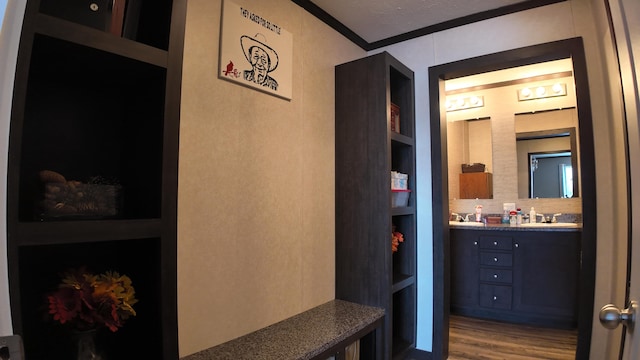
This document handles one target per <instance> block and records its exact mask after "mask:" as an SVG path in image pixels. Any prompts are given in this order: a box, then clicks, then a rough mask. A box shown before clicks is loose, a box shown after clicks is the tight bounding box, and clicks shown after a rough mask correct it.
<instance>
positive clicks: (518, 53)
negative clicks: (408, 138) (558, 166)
mask: <svg viewBox="0 0 640 360" xmlns="http://www.w3.org/2000/svg"><path fill="white" fill-rule="evenodd" d="M566 58H571V59H572V63H573V72H574V80H575V86H576V108H577V111H578V122H579V129H578V131H579V134H580V136H579V138H580V165H581V179H582V182H581V184H582V189H581V191H580V193H581V195H582V196H581V198H582V219H583V228H582V235H581V251H582V267H581V269H580V284H579V294H578V298H579V299H580V300H579V304H578V345H577V348H576V359H588V358H589V352H590V347H591V335H592V324H593V306H594V293H595V275H596V266H595V264H596V245H597V243H596V224H597V221H596V184H595V160H594V159H595V155H594V142H593V123H592V116H591V100H590V96H589V83H588V77H587V65H586V56H585V52H584V44H583V41H582V38H580V37H576V38H571V39H565V40H559V41H554V42H549V43H544V44H540V45H533V46H527V47H523V48H518V49H514V50H507V51H503V52H499V53H494V54H489V55H484V56H479V57H474V58H470V59H465V60H459V61H455V62H452V63H447V64H443V65H437V66H432V67H429V104H430V110H429V114H430V119H431V121H430V122H431V127H430V129H431V167H432V191H433V195H432V196H433V198H432V200H433V201H432V220H433V278H434V279H433V284H434V285H433V345H432V356H433V359H434V360H440V359H442V360H444V359H446V358H447V356H448V353H449V303H450V281H451V275H450V239H449V221H448V220H449V219H448V214H449V191H448V170H447V169H448V161H447V152H446V148H447V126H446V109H445V106H444V101H442V102H441V101H440V99H441V98H443V97H444V82H445V80H449V79H454V78H458V77H463V76H469V75H474V74H478V73H484V72H489V71H496V70H503V69H507V68H512V67H517V66H523V65H531V64H536V63H542V62H547V61H552V60H559V59H566ZM443 149H444V150H443Z"/></svg>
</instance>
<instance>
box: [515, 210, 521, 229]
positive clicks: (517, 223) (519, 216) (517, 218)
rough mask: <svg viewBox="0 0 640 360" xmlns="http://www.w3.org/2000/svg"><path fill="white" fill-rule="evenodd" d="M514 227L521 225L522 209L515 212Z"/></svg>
mask: <svg viewBox="0 0 640 360" xmlns="http://www.w3.org/2000/svg"><path fill="white" fill-rule="evenodd" d="M516 225H522V209H520V208H518V209H517V212H516Z"/></svg>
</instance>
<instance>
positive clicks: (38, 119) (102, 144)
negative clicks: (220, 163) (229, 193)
mask: <svg viewBox="0 0 640 360" xmlns="http://www.w3.org/2000/svg"><path fill="white" fill-rule="evenodd" d="M104 4H105V3H100V6H102V5H104ZM127 4H129V5H128V6H131V12H130V14H129V15H130V16H129V18H126V16H125V19H124V27H123V31H122V32H123V33H124V34H123V36H122V37H121V36H118V35H117V34H113V31H111V29H106V28H105V27H104V26H102V28H101V26H100V24H102V25H104V24H105V17H104V16H111V14H110V13H109V12H110V10H109V11H107V12H104V11H103V9H105V8H106V7H105V6H102V7H101V8H100V11H103V12H104V14H103V13H101V14H99V15H98V16H97V17H93V18H91V20H87V19H86V18H84V17H85V16H86V17H89V18H90V17H92V16H94V15H96V14H92V13H90V12H89V11H90V10H88V9H87V8H85V7H83V4H82V3H77V2H58V1H56V0H28V1H27V5H26V10H25V20H24V22H23V28H22V33H21V39H20V47H19V50H18V62H17V66H16V81H15V85H14V92H13V104H12V111H11V130H10V134H9V140H10V141H9V161H8V178H7V194H8V195H7V234H8V235H7V255H8V256H7V259H8V270H9V293H10V301H11V315H12V324H13V332H14V333H15V334H18V335H20V336H21V337H22V339H23V343H24V352H25V358H27V359H29V360H38V359H49V358H51V357H52V354H55V355H54V357H55V358H72V352H73V351H72V346H71V345H72V344H71V341H70V333H71V328H69V327H68V326H66V325H67V324H65V325H62V324H60V323H58V322H57V321H53V320H52V319H51V318H50V316H48V314H47V311H46V310H47V304H46V302H45V301H44V300H45V299H46V295H47V294H48V293H49V292H51V291H52V290H53V289H56V288H57V286H58V284H59V283H60V281H61V278H60V276H61V274H62V273H64V272H65V271H67V270H69V269H70V268H81V267H87V270H88V271H90V272H91V273H93V274H98V273H100V274H102V273H105V272H107V271H115V272H118V273H119V274H121V275H127V276H129V277H130V279H131V280H132V282H133V286H134V288H135V297H136V299H138V300H139V302H138V303H136V304H135V305H134V308H135V311H136V313H137V314H136V316H134V317H131V318H129V319H128V320H127V321H126V323H125V324H124V326H123V327H121V328H119V329H118V331H117V332H114V333H112V332H110V331H109V330H108V329H102V330H106V331H104V332H102V333H100V332H99V334H98V341H99V343H100V344H99V345H102V346H103V348H104V350H105V352H106V357H107V358H118V359H123V360H129V359H131V360H134V359H141V358H153V359H162V360H175V359H177V358H178V330H177V210H176V208H177V190H178V189H177V178H178V161H177V159H178V131H177V129H179V121H180V119H179V114H180V84H181V71H182V49H183V41H184V26H185V18H184V15H185V12H186V6H187V5H186V0H158V1H154V2H149V1H142V0H128V1H127ZM134 8H135V9H137V10H139V11H133V10H134ZM40 10H42V11H43V12H42V13H41V12H40ZM44 12H46V14H45V13H44ZM87 12H89V13H87ZM105 14H106V15H105ZM134 15H135V16H134ZM69 19H71V20H69ZM85 20H87V21H85ZM94 22H97V24H96V23H94ZM91 25H94V26H91ZM107 30H109V31H107ZM170 33H171V37H170V36H169V34H170ZM45 170H46V171H45ZM43 171H44V172H43ZM43 174H44V175H43ZM99 331H100V330H99ZM122 349H127V350H126V351H122Z"/></svg>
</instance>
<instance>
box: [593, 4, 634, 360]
mask: <svg viewBox="0 0 640 360" xmlns="http://www.w3.org/2000/svg"><path fill="white" fill-rule="evenodd" d="M609 5H610V8H611V15H612V24H613V31H614V33H615V38H616V47H617V50H618V58H619V62H620V75H621V79H622V91H623V97H624V105H625V115H626V122H627V132H628V133H627V136H628V142H629V143H628V145H629V148H628V153H629V162H628V163H629V175H630V184H631V205H630V208H631V214H630V216H629V219H630V221H631V245H630V246H631V249H630V257H629V261H630V265H631V266H630V273H629V274H628V275H627V276H628V282H629V299H628V300H627V304H610V305H608V306H605V307H604V308H603V310H602V311H601V312H600V316H601V321H603V325H608V326H609V327H613V326H614V325H616V324H617V323H618V322H622V323H623V324H625V325H626V329H627V330H626V333H625V342H624V346H623V349H621V353H622V359H623V360H637V359H640V322H638V321H635V319H636V317H640V314H638V312H639V311H640V309H638V302H640V130H639V129H640V112H639V106H640V91H639V89H638V85H639V81H640V78H639V77H640V17H639V16H638V14H640V1H638V0H609ZM616 305H622V306H620V308H618V307H617V306H616ZM634 322H635V323H636V324H635V329H634V328H633V327H634V326H633V325H634V324H633V323H634Z"/></svg>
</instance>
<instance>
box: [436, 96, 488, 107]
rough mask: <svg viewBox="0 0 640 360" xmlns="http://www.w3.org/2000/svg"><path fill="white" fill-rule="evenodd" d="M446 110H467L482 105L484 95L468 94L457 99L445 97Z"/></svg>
mask: <svg viewBox="0 0 640 360" xmlns="http://www.w3.org/2000/svg"><path fill="white" fill-rule="evenodd" d="M445 106H446V107H447V111H456V110H467V109H473V108H479V107H483V106H484V96H469V97H461V98H457V99H447V101H446V102H445Z"/></svg>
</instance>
